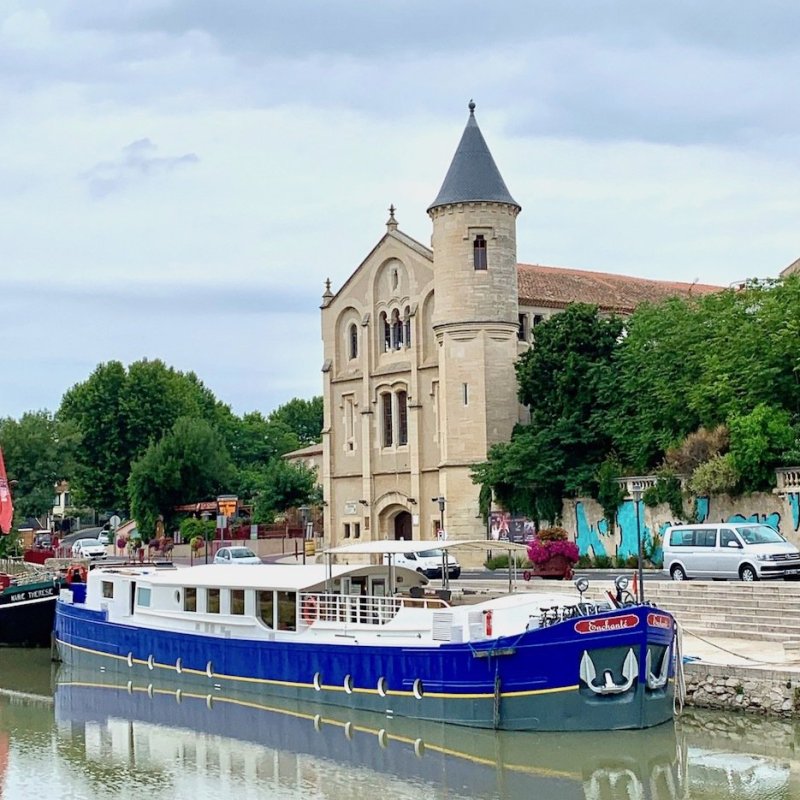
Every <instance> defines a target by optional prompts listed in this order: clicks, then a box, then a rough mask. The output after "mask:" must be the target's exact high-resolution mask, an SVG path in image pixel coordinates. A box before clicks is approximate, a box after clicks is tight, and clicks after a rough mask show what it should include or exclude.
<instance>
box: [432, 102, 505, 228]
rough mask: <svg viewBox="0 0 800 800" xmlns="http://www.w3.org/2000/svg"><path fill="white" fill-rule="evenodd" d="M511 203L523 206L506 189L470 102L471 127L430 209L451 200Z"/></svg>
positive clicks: (457, 201)
mask: <svg viewBox="0 0 800 800" xmlns="http://www.w3.org/2000/svg"><path fill="white" fill-rule="evenodd" d="M475 201H477V202H490V203H508V204H509V205H512V206H517V208H519V207H520V205H519V203H517V201H516V200H514V198H513V197H512V196H511V194H510V193H509V191H508V189H507V188H506V184H505V181H504V180H503V177H502V175H500V170H499V169H497V165H496V164H495V163H494V159H493V158H492V154H491V153H490V152H489V148H488V146H487V145H486V140H485V139H484V138H483V134H482V133H481V129H480V128H479V127H478V123H477V121H476V120H475V103H473V102H471V101H470V104H469V119H468V120H467V127H466V128H464V133H463V135H462V136H461V141H460V142H459V143H458V148H457V149H456V154H455V155H454V156H453V161H452V162H451V164H450V169H449V170H447V175H446V176H445V179H444V183H443V184H442V188H441V189H439V194H438V195H437V196H436V199H435V200H434V201H433V203H431V205H430V207H429V208H428V211H429V212H430V211H431V210H432V209H434V208H437V207H438V206H444V205H447V204H448V203H467V202H475Z"/></svg>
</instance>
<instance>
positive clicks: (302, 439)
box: [269, 396, 323, 452]
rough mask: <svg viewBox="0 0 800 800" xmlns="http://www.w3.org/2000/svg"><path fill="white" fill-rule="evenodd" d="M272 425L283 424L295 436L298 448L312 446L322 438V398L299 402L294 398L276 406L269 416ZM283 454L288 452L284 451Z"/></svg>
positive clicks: (299, 400)
mask: <svg viewBox="0 0 800 800" xmlns="http://www.w3.org/2000/svg"><path fill="white" fill-rule="evenodd" d="M269 421H270V422H272V423H283V424H284V425H285V426H286V428H288V430H289V431H291V432H292V433H294V434H295V436H297V439H298V441H299V445H298V447H304V446H305V445H309V444H314V443H315V442H319V441H320V440H321V438H322V424H323V404H322V397H321V396H317V397H313V398H312V399H311V400H301V399H299V398H297V397H295V398H294V399H293V400H290V401H289V402H288V403H284V404H283V405H282V406H278V408H276V409H275V410H274V411H273V412H272V413H271V414H270V415H269ZM284 452H289V451H288V450H285V451H284Z"/></svg>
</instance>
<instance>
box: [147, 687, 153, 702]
mask: <svg viewBox="0 0 800 800" xmlns="http://www.w3.org/2000/svg"><path fill="white" fill-rule="evenodd" d="M147 696H148V697H149V698H151V699H152V697H153V684H152V683H148V684H147Z"/></svg>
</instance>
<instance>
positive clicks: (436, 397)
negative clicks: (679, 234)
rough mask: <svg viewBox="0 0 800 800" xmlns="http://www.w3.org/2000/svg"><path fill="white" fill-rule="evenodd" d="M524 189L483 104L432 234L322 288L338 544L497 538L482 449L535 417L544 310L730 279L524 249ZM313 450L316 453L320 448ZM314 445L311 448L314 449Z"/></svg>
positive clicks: (395, 231) (646, 296)
mask: <svg viewBox="0 0 800 800" xmlns="http://www.w3.org/2000/svg"><path fill="white" fill-rule="evenodd" d="M520 211H521V206H520V204H519V203H518V202H517V200H516V199H515V198H514V197H513V196H512V195H511V193H510V192H509V190H508V188H507V186H506V183H505V181H504V180H503V177H502V176H501V174H500V171H499V170H498V168H497V166H496V164H495V162H494V159H493V158H492V154H491V152H490V151H489V148H488V146H487V144H486V141H485V140H484V138H483V135H482V133H481V131H480V128H479V127H478V122H477V119H476V117H475V105H474V104H473V103H470V105H469V117H468V119H467V124H466V128H465V129H464V133H463V135H462V137H461V141H460V142H459V144H458V147H457V148H456V152H455V155H454V156H453V160H452V163H451V164H450V168H449V169H448V171H447V174H446V176H445V179H444V182H443V184H442V186H441V189H440V190H439V193H438V194H437V195H436V198H435V199H434V201H433V202H432V203H431V205H430V206H429V208H428V215H429V217H430V219H431V224H432V226H433V232H432V238H431V246H430V247H428V246H426V245H424V244H422V243H420V242H417V241H415V240H414V239H412V238H411V237H410V236H408V235H406V234H405V233H403V232H402V231H401V230H400V229H399V227H398V223H397V221H396V219H395V214H394V208H390V210H389V212H390V213H389V219H388V221H387V223H386V232H385V233H384V235H383V236H382V238H381V239H380V240H379V241H378V242H377V244H376V245H375V247H374V248H373V249H372V251H371V252H370V253H369V255H367V257H366V258H365V259H364V261H363V262H362V263H361V264H360V265H359V266H358V267H357V268H356V270H355V271H354V272H353V274H352V275H351V276H350V277H349V278H348V280H347V281H346V282H345V283H344V285H343V286H342V287H341V288H340V289H339V290H338V291H337V292H336V293H335V294H334V293H333V292H332V291H331V288H330V282H328V284H327V287H326V291H325V293H324V295H323V298H322V339H323V344H324V363H323V367H322V371H323V384H324V389H323V394H324V406H325V421H324V428H323V436H322V445H321V453H319V451H318V449H316V448H306V449H305V450H304V451H298V452H297V453H296V454H289V457H292V456H301V455H303V456H308V457H310V458H311V460H312V463H313V461H315V460H316V458H315V457H318V458H320V460H321V463H320V464H319V469H320V480H321V483H322V486H323V496H324V498H325V500H324V527H325V544H326V546H331V545H340V544H346V543H348V542H351V541H354V540H359V539H384V538H389V539H395V538H397V539H400V538H414V539H432V540H433V539H435V538H436V536H437V531H438V530H439V528H440V527H442V526H443V527H444V529H445V530H446V535H447V537H448V538H449V539H468V538H483V537H485V536H486V528H485V524H484V522H483V521H482V519H481V518H480V515H479V513H478V494H479V487H478V486H476V485H475V484H474V483H473V482H472V479H471V478H470V469H471V467H472V465H473V464H475V463H477V462H480V461H483V460H485V458H486V454H487V451H488V449H489V447H490V446H491V445H493V444H495V443H496V442H502V441H506V440H508V439H509V437H510V436H511V431H512V429H513V427H514V425H515V424H516V423H517V422H519V421H525V418H526V411H525V409H524V408H522V407H521V406H520V405H519V402H518V400H517V383H516V376H515V371H514V364H515V362H516V361H517V358H518V357H519V355H520V354H521V353H522V352H524V351H525V350H526V349H527V348H528V347H530V346H531V344H532V342H533V338H534V332H535V329H536V325H538V324H539V323H540V322H542V321H543V320H544V319H546V318H547V317H548V316H550V315H552V314H554V313H557V312H558V311H559V310H561V309H563V308H565V307H566V306H567V305H568V304H569V303H571V302H577V301H581V302H589V303H594V304H596V305H598V306H599V308H600V309H601V310H602V311H604V312H607V313H617V314H627V313H630V312H631V311H632V310H633V308H635V307H636V305H638V304H639V303H640V302H643V301H645V300H660V299H663V298H664V297H666V296H670V295H678V294H688V293H692V292H694V293H699V292H706V291H715V290H718V288H719V287H711V286H704V285H698V284H685V283H684V284H682V283H670V282H662V281H652V280H644V279H639V278H629V277H623V276H619V275H610V274H604V273H596V272H588V271H583V270H571V269H559V268H554V267H544V266H539V265H531V264H520V263H518V262H517V246H516V219H517V215H518V214H519V213H520ZM306 450H307V451H308V452H306ZM312 450H313V451H314V452H311V451H312Z"/></svg>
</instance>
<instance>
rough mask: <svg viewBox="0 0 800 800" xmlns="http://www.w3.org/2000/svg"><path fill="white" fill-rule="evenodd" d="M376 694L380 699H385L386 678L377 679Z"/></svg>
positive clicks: (386, 692)
mask: <svg viewBox="0 0 800 800" xmlns="http://www.w3.org/2000/svg"><path fill="white" fill-rule="evenodd" d="M378 694H379V695H380V696H381V697H386V695H387V694H388V691H387V689H386V678H378Z"/></svg>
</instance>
